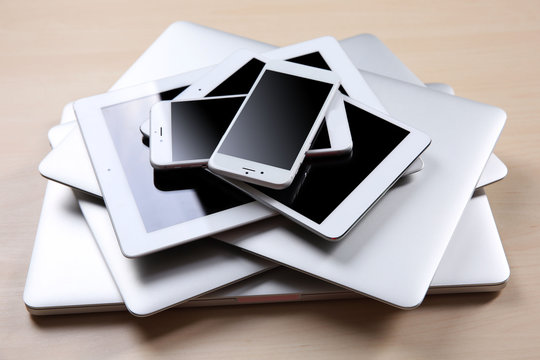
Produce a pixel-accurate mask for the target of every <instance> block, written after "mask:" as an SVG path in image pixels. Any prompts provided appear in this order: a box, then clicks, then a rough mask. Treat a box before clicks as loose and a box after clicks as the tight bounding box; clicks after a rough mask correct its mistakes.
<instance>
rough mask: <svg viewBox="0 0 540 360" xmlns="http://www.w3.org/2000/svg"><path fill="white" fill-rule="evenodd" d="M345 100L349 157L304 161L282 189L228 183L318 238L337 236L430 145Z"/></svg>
mask: <svg viewBox="0 0 540 360" xmlns="http://www.w3.org/2000/svg"><path fill="white" fill-rule="evenodd" d="M344 102H345V109H346V112H347V117H348V118H349V128H350V130H351V135H352V137H353V151H352V153H351V155H350V156H348V157H346V158H343V159H339V160H336V159H330V158H328V159H325V160H316V159H315V160H308V159H306V160H305V161H304V162H303V163H302V166H301V168H300V170H299V171H298V174H297V176H296V177H295V179H294V181H293V183H292V185H291V186H289V187H288V188H286V189H283V190H273V189H269V188H266V187H262V186H257V185H252V184H248V183H245V182H242V181H238V180H234V179H231V178H226V179H227V181H229V182H231V183H232V184H234V185H235V186H237V187H238V188H239V189H242V190H243V191H245V192H246V193H248V194H250V195H251V196H252V197H253V198H255V199H257V200H258V201H260V202H262V203H264V204H266V205H268V206H269V207H271V208H272V209H275V210H277V211H278V212H280V213H281V214H283V215H285V216H286V217H288V218H289V219H291V220H293V221H295V222H297V223H298V224H300V225H302V226H304V227H305V228H307V229H309V230H311V231H313V232H315V233H316V234H318V235H320V236H322V237H324V238H326V239H328V240H338V239H339V238H341V237H342V236H343V235H345V234H346V233H347V231H349V230H350V229H351V227H352V226H353V225H354V224H355V223H356V222H357V221H359V219H360V218H361V217H362V216H363V215H364V214H365V213H366V212H367V211H368V210H369V209H370V208H371V206H373V204H374V203H375V202H376V201H377V200H378V199H379V198H380V197H382V195H383V194H384V193H385V192H386V191H387V190H388V189H389V188H390V187H391V186H392V185H393V184H394V182H395V181H396V180H397V179H399V177H400V176H401V174H403V172H404V171H405V169H407V167H409V165H411V163H412V162H413V161H414V160H415V159H416V158H417V157H418V156H419V155H420V154H421V153H422V152H423V151H424V150H425V149H426V148H427V147H428V146H429V144H430V142H431V140H430V138H429V137H428V136H427V135H425V134H424V133H422V132H420V131H418V130H416V129H414V128H412V127H410V126H408V125H405V124H403V123H400V122H398V121H397V120H395V119H393V118H391V117H390V116H388V115H386V114H383V113H381V112H379V111H377V110H375V109H372V108H370V107H367V106H365V105H364V104H362V103H360V102H358V101H356V100H353V99H351V98H349V97H344ZM336 180H337V182H336ZM338 184H339V185H338Z"/></svg>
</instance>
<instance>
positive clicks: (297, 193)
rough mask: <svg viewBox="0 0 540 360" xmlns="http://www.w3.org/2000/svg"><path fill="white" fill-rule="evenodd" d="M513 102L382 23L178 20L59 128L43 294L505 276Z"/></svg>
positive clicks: (67, 305) (350, 292) (364, 285)
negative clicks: (270, 31) (317, 31)
mask: <svg viewBox="0 0 540 360" xmlns="http://www.w3.org/2000/svg"><path fill="white" fill-rule="evenodd" d="M505 120H506V114H505V113H504V111H502V110H500V109H498V108H496V107H493V106H489V105H485V104H481V103H478V102H475V101H472V100H467V99H463V98H459V97H456V96H454V95H453V91H452V88H451V87H449V86H448V85H445V84H437V83H433V84H427V85H425V84H423V83H422V82H421V81H420V80H419V79H418V78H417V77H416V76H415V75H414V74H413V73H412V72H411V71H410V70H409V69H407V67H406V66H405V65H404V64H403V63H401V62H400V61H399V59H398V58H397V57H396V56H395V55H394V54H392V53H391V52H390V51H389V50H388V48H386V47H385V46H384V45H383V44H382V43H381V42H380V41H379V40H378V39H377V38H376V37H374V36H372V35H359V36H355V37H352V38H349V39H346V40H342V41H340V42H337V41H336V40H334V39H333V38H330V37H324V38H319V39H314V40H310V41H306V42H303V43H299V44H295V45H290V46H286V47H282V48H275V47H273V46H270V45H267V44H263V43H260V42H257V41H254V40H250V39H246V38H242V37H239V36H235V35H231V34H228V33H223V32H220V31H217V30H213V29H209V28H206V27H202V26H199V25H195V24H191V23H185V22H178V23H174V24H172V25H171V26H170V27H169V28H168V29H167V30H166V31H165V32H164V33H163V34H162V35H161V36H160V37H159V38H158V39H157V40H156V41H155V42H154V43H153V44H152V45H151V46H150V47H149V48H148V50H147V51H146V52H145V53H144V54H143V55H142V56H141V57H140V58H139V59H138V60H137V61H136V62H135V63H134V64H133V65H132V66H131V67H130V68H129V70H128V71H127V72H126V73H125V74H124V75H123V76H122V77H121V78H120V80H118V81H117V82H116V84H115V85H114V86H113V88H112V89H111V90H110V91H109V92H107V93H104V94H101V95H96V96H91V97H88V98H84V99H81V100H78V101H75V102H74V103H70V104H68V105H66V107H65V108H64V112H63V114H62V122H61V124H60V125H57V126H55V127H53V128H52V129H51V130H50V132H49V141H50V143H51V145H52V147H53V150H52V151H51V152H50V153H49V154H48V155H47V156H46V157H45V159H44V160H43V161H42V162H41V164H40V172H41V174H42V175H43V176H45V177H46V178H48V179H50V180H54V181H49V183H48V185H47V190H46V193H45V199H44V203H43V209H42V213H41V219H40V222H39V227H38V231H37V235H36V241H35V246H34V251H33V255H32V260H31V263H30V268H29V271H28V278H27V282H26V287H25V292H24V301H25V303H26V306H27V308H28V309H29V311H30V312H31V313H33V314H59V313H75V312H93V311H110V310H120V309H126V308H127V309H128V310H129V311H130V312H132V313H133V314H135V315H139V316H144V315H150V314H153V313H156V312H158V311H161V310H164V309H167V308H170V307H173V306H202V305H224V304H238V303H260V302H279V301H300V300H315V299H317V300H322V299H336V298H348V297H358V296H362V295H364V296H369V297H372V298H374V299H377V300H380V301H383V302H385V303H388V304H391V305H394V306H397V307H400V308H404V309H409V308H414V307H416V306H418V305H419V304H420V303H421V302H422V300H423V298H424V296H425V295H426V293H454V292H474V291H495V290H499V289H501V288H502V287H504V285H505V283H506V281H507V279H508V277H509V268H508V263H507V261H506V257H505V254H504V251H503V249H502V245H501V241H500V238H499V235H498V232H497V229H496V225H495V222H494V220H493V216H492V214H491V210H490V208H489V204H488V201H487V197H486V195H485V193H484V191H483V189H482V187H484V186H486V185H488V184H490V183H493V182H495V181H497V180H500V179H502V178H503V177H504V176H505V175H506V172H507V170H506V167H505V166H504V164H503V163H502V162H501V161H500V160H499V159H498V158H497V157H496V156H495V155H494V154H492V151H493V148H494V146H495V143H496V141H497V139H498V137H499V134H500V132H501V130H502V128H503V125H504V122H505ZM420 154H421V157H419V155H420ZM206 165H208V167H207V166H206ZM449 301H451V299H449Z"/></svg>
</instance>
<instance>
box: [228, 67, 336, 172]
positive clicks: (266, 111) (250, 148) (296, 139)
mask: <svg viewBox="0 0 540 360" xmlns="http://www.w3.org/2000/svg"><path fill="white" fill-rule="evenodd" d="M331 89H332V84H330V83H327V82H322V81H317V80H313V79H309V78H305V77H300V76H295V75H291V74H285V73H281V72H277V71H273V70H266V71H265V72H264V74H263V75H262V76H261V78H260V80H259V82H258V84H257V85H256V87H255V89H253V91H252V93H251V95H250V97H249V99H248V100H246V103H245V105H244V107H243V108H242V110H241V112H240V113H239V114H238V115H237V119H236V121H235V123H234V124H233V125H232V128H231V129H230V130H229V132H228V134H227V135H226V138H225V139H224V140H223V142H222V143H221V146H220V148H219V150H218V152H219V153H221V154H225V155H230V156H233V157H238V158H242V159H246V160H251V161H255V162H258V163H262V164H267V165H271V166H274V167H277V168H282V169H285V170H290V169H291V168H292V166H293V164H294V162H295V160H296V158H297V156H298V153H299V151H300V150H301V148H302V146H303V144H304V142H305V141H306V138H307V136H308V134H309V132H310V131H311V129H312V127H313V123H314V121H315V120H316V119H317V116H318V114H319V112H320V111H321V107H322V106H323V104H324V102H325V101H326V99H327V98H328V94H329V92H330V90H331Z"/></svg>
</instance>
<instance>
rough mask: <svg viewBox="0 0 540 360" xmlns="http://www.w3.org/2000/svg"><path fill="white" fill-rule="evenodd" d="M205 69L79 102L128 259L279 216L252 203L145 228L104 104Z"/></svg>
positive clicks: (184, 80)
mask: <svg viewBox="0 0 540 360" xmlns="http://www.w3.org/2000/svg"><path fill="white" fill-rule="evenodd" d="M205 72H206V71H204V70H203V71H202V72H201V71H194V72H189V73H186V74H182V75H178V76H173V77H170V78H166V79H161V80H158V81H154V82H150V83H146V84H142V85H138V86H134V87H131V88H127V89H123V90H117V91H112V92H108V93H104V94H101V95H96V96H92V97H88V98H84V99H81V100H78V101H76V102H75V103H74V109H75V113H76V115H77V120H78V122H79V126H80V128H81V132H82V134H83V137H84V141H85V143H86V147H87V149H88V153H89V155H90V159H91V161H92V165H93V167H94V172H95V173H96V177H97V179H98V182H99V186H100V189H101V193H102V195H103V197H104V199H105V201H106V204H107V209H108V211H109V214H110V216H111V220H112V222H113V225H114V228H115V231H116V234H117V237H118V242H119V244H120V248H121V249H122V252H123V254H124V255H125V256H127V257H137V256H142V255H146V254H149V253H152V252H155V251H158V250H162V249H166V248H169V247H172V246H175V245H178V244H181V243H185V242H188V241H191V240H195V239H198V238H202V237H205V236H208V235H211V234H215V233H218V232H221V231H225V230H227V229H231V228H234V227H237V226H242V225H245V224H248V223H250V222H253V221H257V220H261V219H264V218H267V217H270V216H273V215H275V213H274V212H273V211H271V210H269V209H267V208H266V207H264V206H260V205H259V204H257V203H256V202H250V203H247V204H244V205H240V206H236V207H233V208H230V209H227V210H224V211H220V212H217V213H213V214H210V215H207V216H202V217H199V218H196V219H193V220H190V221H186V222H183V223H180V224H176V225H173V226H169V227H166V228H162V229H159V230H156V231H153V232H147V231H146V228H145V225H144V223H143V219H142V216H141V214H140V213H139V209H138V207H137V204H136V200H135V198H134V196H133V194H132V193H131V188H130V186H129V183H128V180H127V178H126V175H125V173H124V170H123V167H122V163H121V162H120V159H119V157H118V154H117V152H116V148H115V145H114V143H113V140H112V138H111V135H110V134H109V130H108V128H107V124H106V122H105V119H104V117H103V113H102V108H104V107H107V106H111V105H115V104H119V103H123V102H127V101H130V100H134V99H139V98H142V97H145V96H150V95H155V94H157V93H160V92H163V91H167V90H170V89H175V88H178V87H182V86H187V85H189V84H191V83H192V82H194V81H195V80H196V79H198V78H199V77H200V76H201V75H202V74H204V73H205Z"/></svg>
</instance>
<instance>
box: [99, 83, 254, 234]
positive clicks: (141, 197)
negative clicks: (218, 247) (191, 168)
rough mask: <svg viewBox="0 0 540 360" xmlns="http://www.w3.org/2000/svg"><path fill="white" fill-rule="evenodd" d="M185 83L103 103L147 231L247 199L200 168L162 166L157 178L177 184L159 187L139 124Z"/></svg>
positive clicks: (173, 95) (246, 201)
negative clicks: (178, 169) (184, 170)
mask: <svg viewBox="0 0 540 360" xmlns="http://www.w3.org/2000/svg"><path fill="white" fill-rule="evenodd" d="M184 89H185V88H179V89H173V90H170V91H166V92H163V93H160V94H156V95H152V96H147V97H143V98H140V99H136V100H132V101H128V102H125V103H121V104H116V105H112V106H108V107H105V108H103V109H102V112H103V117H104V118H105V122H106V124H107V127H108V129H109V133H110V135H111V137H112V140H113V143H114V146H115V148H116V152H117V154H118V157H119V159H120V162H121V164H122V168H123V170H124V173H125V176H126V178H127V181H128V184H129V187H130V189H131V193H132V194H133V197H134V198H135V202H136V204H137V208H138V210H139V213H140V214H141V218H142V220H143V223H144V226H145V228H146V231H148V232H152V231H156V230H160V229H163V228H166V227H169V226H173V225H176V224H180V223H182V222H186V221H189V220H193V219H196V218H199V217H202V216H205V215H209V214H212V213H216V212H219V211H223V210H226V209H229V208H231V207H234V206H238V205H242V204H245V203H248V202H250V201H251V199H250V198H249V197H248V196H246V195H244V194H243V193H241V192H239V191H238V190H236V189H234V188H233V187H232V186H229V185H226V184H224V183H223V181H222V180H220V179H218V178H217V177H215V176H213V175H211V174H209V173H207V172H203V171H201V172H195V173H180V172H175V171H172V172H164V173H161V172H160V174H161V178H163V177H165V178H169V179H173V180H176V182H177V187H176V188H175V189H180V190H175V191H160V190H158V189H157V188H156V186H155V185H154V169H153V168H152V166H151V165H150V160H149V153H148V148H147V147H146V146H145V145H144V144H143V143H142V142H141V134H140V132H139V126H140V124H142V123H143V122H144V121H145V120H148V116H149V113H150V108H151V107H152V105H154V104H155V103H157V102H158V101H161V100H170V99H172V98H174V97H175V96H176V95H178V94H179V93H180V92H182V91H183V90H184ZM175 176H176V178H175ZM182 186H183V187H182ZM225 189H226V190H225Z"/></svg>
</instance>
